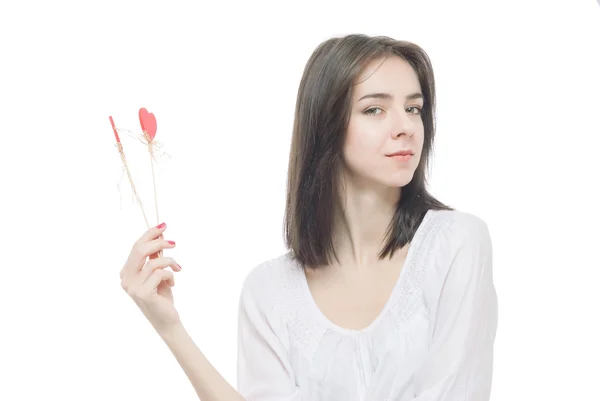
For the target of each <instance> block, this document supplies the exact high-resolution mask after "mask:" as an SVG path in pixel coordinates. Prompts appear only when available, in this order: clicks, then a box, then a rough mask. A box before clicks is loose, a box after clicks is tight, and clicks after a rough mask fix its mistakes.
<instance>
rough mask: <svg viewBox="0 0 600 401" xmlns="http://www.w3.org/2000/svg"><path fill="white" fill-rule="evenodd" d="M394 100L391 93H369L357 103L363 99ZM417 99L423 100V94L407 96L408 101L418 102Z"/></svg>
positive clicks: (417, 93)
mask: <svg viewBox="0 0 600 401" xmlns="http://www.w3.org/2000/svg"><path fill="white" fill-rule="evenodd" d="M393 98H394V96H392V95H391V94H389V93H382V92H377V93H369V94H367V95H364V96H363V97H361V98H360V99H358V100H357V102H360V101H361V100H363V99H393ZM416 99H423V94H422V93H419V92H416V93H411V94H410V95H408V96H406V100H416Z"/></svg>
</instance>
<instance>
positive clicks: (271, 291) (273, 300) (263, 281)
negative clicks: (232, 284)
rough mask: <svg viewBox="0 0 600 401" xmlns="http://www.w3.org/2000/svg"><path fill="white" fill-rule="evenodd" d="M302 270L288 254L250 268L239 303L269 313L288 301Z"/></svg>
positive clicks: (297, 286) (296, 287)
mask: <svg viewBox="0 0 600 401" xmlns="http://www.w3.org/2000/svg"><path fill="white" fill-rule="evenodd" d="M300 274H303V272H302V270H300V268H299V267H298V266H297V265H296V264H295V263H294V261H293V260H292V259H291V257H290V255H289V254H288V253H285V254H281V255H278V256H276V257H273V258H271V259H268V260H265V261H263V262H261V263H259V264H258V265H256V266H254V267H252V268H251V269H250V271H249V272H248V274H247V275H246V277H245V278H244V281H243V283H242V290H241V295H240V297H241V300H240V301H241V302H242V304H246V305H250V304H251V305H253V306H254V307H256V308H258V309H260V310H261V311H262V312H263V313H269V312H271V311H272V310H273V309H275V308H276V307H281V306H282V305H283V304H285V303H287V302H288V301H289V298H290V297H291V295H292V293H293V292H294V291H295V290H297V289H298V288H299V282H300V281H299V280H300V278H301V276H300Z"/></svg>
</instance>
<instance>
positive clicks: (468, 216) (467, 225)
mask: <svg viewBox="0 0 600 401" xmlns="http://www.w3.org/2000/svg"><path fill="white" fill-rule="evenodd" d="M431 214H432V219H433V220H438V221H439V224H438V229H437V230H436V233H435V234H436V237H437V240H438V241H437V242H438V244H439V245H444V244H445V245H450V246H460V245H461V244H464V243H471V244H475V243H479V244H483V243H485V242H489V240H490V232H489V228H488V223H487V222H486V221H485V220H484V219H483V218H482V217H480V216H478V215H476V214H473V213H470V212H466V211H462V210H435V211H432V213H431Z"/></svg>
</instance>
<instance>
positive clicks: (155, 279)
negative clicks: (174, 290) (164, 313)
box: [136, 269, 175, 298]
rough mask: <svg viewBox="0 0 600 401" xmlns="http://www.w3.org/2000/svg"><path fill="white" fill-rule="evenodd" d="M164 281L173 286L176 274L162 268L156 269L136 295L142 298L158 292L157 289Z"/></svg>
mask: <svg viewBox="0 0 600 401" xmlns="http://www.w3.org/2000/svg"><path fill="white" fill-rule="evenodd" d="M163 281H165V282H167V284H168V285H169V287H173V286H174V285H175V276H174V275H173V272H172V271H170V270H162V269H158V270H155V271H154V272H152V274H151V275H150V277H148V280H146V282H144V284H142V285H141V286H140V287H139V290H138V292H137V294H136V295H137V296H138V297H140V298H141V297H145V296H147V295H148V294H151V293H153V292H156V289H157V288H158V286H159V285H160V283H161V282H163Z"/></svg>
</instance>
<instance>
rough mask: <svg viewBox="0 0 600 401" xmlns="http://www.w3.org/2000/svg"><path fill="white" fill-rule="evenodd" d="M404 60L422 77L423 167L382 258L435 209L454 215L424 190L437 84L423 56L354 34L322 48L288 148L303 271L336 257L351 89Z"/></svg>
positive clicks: (293, 239) (293, 228) (287, 226)
mask: <svg viewBox="0 0 600 401" xmlns="http://www.w3.org/2000/svg"><path fill="white" fill-rule="evenodd" d="M390 56H399V57H401V58H402V59H404V60H406V61H407V62H408V63H409V64H410V65H411V66H412V67H413V69H414V70H415V72H416V74H417V76H418V77H419V82H420V85H421V90H422V92H423V97H424V107H423V110H422V112H421V118H422V119H423V125H424V130H425V137H424V142H423V151H422V153H421V160H420V161H419V166H418V168H417V169H416V171H415V174H414V176H413V179H412V180H411V182H410V183H408V184H407V185H406V186H404V187H402V189H399V190H401V191H402V196H401V197H400V202H399V203H398V205H397V206H396V211H395V213H394V217H393V219H392V221H391V222H390V225H389V227H388V232H387V240H386V243H385V245H384V247H383V249H382V250H381V252H380V254H379V258H380V259H383V258H385V257H386V256H389V257H391V256H392V255H393V254H394V252H395V251H396V250H397V249H400V248H402V247H404V246H405V245H406V244H407V243H409V242H410V241H411V240H412V238H413V236H414V234H415V232H416V230H417V228H418V227H419V225H420V224H421V222H422V220H423V218H424V217H425V214H426V213H427V211H428V210H429V209H438V210H440V209H445V210H452V208H450V207H449V206H446V205H444V204H442V203H441V202H440V201H438V200H436V199H435V198H434V197H433V196H432V195H431V194H429V192H428V191H427V189H426V185H427V179H426V169H427V167H428V165H429V159H430V155H431V152H432V147H433V138H434V134H435V81H434V76H433V69H432V67H431V62H430V60H429V57H428V56H427V54H426V53H425V51H424V50H423V49H422V48H421V47H419V46H417V45H416V44H414V43H411V42H407V41H398V40H394V39H392V38H389V37H386V36H375V37H370V36H367V35H358V34H353V35H348V36H344V37H337V38H331V39H328V40H326V41H325V42H323V43H321V44H320V45H319V46H318V47H317V48H316V49H315V50H314V52H313V54H312V55H311V57H310V58H309V60H308V62H307V64H306V67H305V69H304V73H303V76H302V80H301V82H300V87H299V89H298V95H297V99H296V110H295V116H294V127H293V134H292V143H291V149H290V157H289V166H288V182H287V200H286V210H285V220H284V237H285V243H286V246H287V247H288V249H289V250H290V253H291V256H292V257H293V258H294V259H295V260H296V261H298V262H299V263H300V265H301V266H302V267H307V266H310V267H314V268H318V267H321V266H324V265H327V264H329V263H330V262H331V258H332V257H336V255H335V250H334V246H333V240H332V230H333V219H334V207H335V205H336V200H337V199H336V197H337V196H338V193H337V188H339V186H338V183H339V178H340V172H341V167H342V166H343V157H342V147H343V143H344V139H345V136H346V129H347V127H348V123H349V121H350V108H351V99H352V90H353V86H354V85H355V83H356V80H357V78H358V77H359V75H360V73H361V72H362V71H363V69H364V68H365V67H366V66H367V65H368V64H369V63H370V62H372V61H374V60H378V59H380V58H386V57H390Z"/></svg>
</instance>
